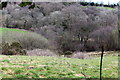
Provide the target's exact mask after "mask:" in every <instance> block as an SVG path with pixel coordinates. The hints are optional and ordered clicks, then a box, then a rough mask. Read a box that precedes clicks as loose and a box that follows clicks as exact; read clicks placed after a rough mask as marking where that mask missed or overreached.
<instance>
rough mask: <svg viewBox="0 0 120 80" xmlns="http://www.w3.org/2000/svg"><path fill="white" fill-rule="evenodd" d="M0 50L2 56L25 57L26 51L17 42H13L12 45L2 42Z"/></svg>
mask: <svg viewBox="0 0 120 80" xmlns="http://www.w3.org/2000/svg"><path fill="white" fill-rule="evenodd" d="M1 50H2V54H3V55H26V51H25V50H24V49H23V48H22V46H21V44H20V43H19V42H13V43H12V44H9V43H6V42H3V43H2V44H1Z"/></svg>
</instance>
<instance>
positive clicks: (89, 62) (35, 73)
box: [0, 52, 118, 78]
mask: <svg viewBox="0 0 120 80" xmlns="http://www.w3.org/2000/svg"><path fill="white" fill-rule="evenodd" d="M114 54H118V53H117V52H116V53H114ZM99 64H100V57H98V56H96V57H95V56H94V57H93V58H90V59H74V58H64V57H43V56H5V55H1V56H0V65H1V74H0V77H2V78H99ZM102 77H103V78H118V56H112V55H106V56H104V58H103V74H102Z"/></svg>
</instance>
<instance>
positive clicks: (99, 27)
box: [0, 2, 120, 53]
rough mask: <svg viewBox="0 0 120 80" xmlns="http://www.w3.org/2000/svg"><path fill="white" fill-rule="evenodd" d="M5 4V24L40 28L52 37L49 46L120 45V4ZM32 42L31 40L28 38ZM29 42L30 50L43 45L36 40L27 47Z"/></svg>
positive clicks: (64, 48) (110, 48)
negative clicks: (119, 30) (119, 26)
mask: <svg viewBox="0 0 120 80" xmlns="http://www.w3.org/2000/svg"><path fill="white" fill-rule="evenodd" d="M5 4H6V3H5ZM5 4H4V6H2V10H1V11H0V12H2V17H1V18H0V19H1V20H2V23H1V24H3V25H2V27H6V28H17V29H18V28H19V29H24V30H28V31H32V32H36V33H38V34H40V35H42V36H43V37H45V38H46V39H47V40H48V42H49V43H48V44H47V46H48V47H47V49H51V50H56V51H59V52H61V53H63V52H66V51H71V52H75V51H100V50H101V46H104V49H105V50H106V51H114V50H115V51H116V50H119V49H120V45H119V44H120V42H119V40H118V39H119V36H118V34H119V32H118V8H117V6H118V5H103V4H97V3H96V4H95V3H87V2H81V3H76V2H74V3H65V2H63V3H62V2H61V3H49V2H44V3H40V2H37V3H31V2H28V3H22V4H21V3H7V5H5ZM28 4H29V5H28ZM100 6H103V7H100ZM105 7H109V8H105ZM110 7H111V8H110ZM28 43H31V42H29V40H28ZM25 44H26V43H25V42H24V44H22V45H24V48H25V49H28V50H29V49H36V48H41V47H39V46H37V44H35V46H33V45H34V43H33V44H31V45H29V46H31V48H27V47H26V46H25ZM38 44H39V43H38ZM40 45H42V43H41V44H40ZM42 48H44V46H43V47H42ZM45 48H46V47H45Z"/></svg>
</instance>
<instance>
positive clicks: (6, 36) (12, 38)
mask: <svg viewBox="0 0 120 80" xmlns="http://www.w3.org/2000/svg"><path fill="white" fill-rule="evenodd" d="M0 37H1V39H0V43H1V42H8V43H12V42H20V43H21V44H22V45H23V47H24V48H27V47H26V46H29V47H40V48H42V47H43V46H45V45H46V46H47V44H48V40H47V39H46V38H44V37H43V36H41V35H40V34H37V33H34V32H30V31H26V30H22V29H13V28H0ZM34 41H36V42H34ZM37 42H38V43H41V44H43V45H39V44H38V43H37ZM31 44H32V45H31Z"/></svg>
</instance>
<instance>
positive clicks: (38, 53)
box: [27, 49, 57, 56]
mask: <svg viewBox="0 0 120 80" xmlns="http://www.w3.org/2000/svg"><path fill="white" fill-rule="evenodd" d="M27 55H29V56H57V55H56V53H55V52H53V51H50V50H45V49H34V50H30V51H27Z"/></svg>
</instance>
